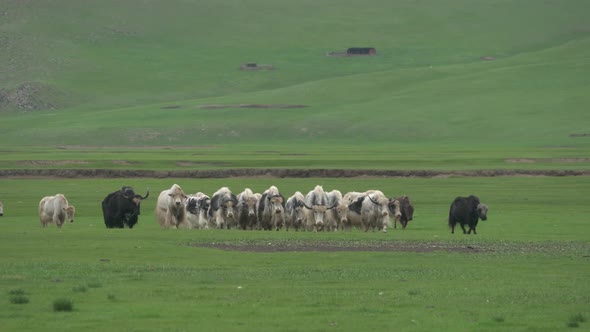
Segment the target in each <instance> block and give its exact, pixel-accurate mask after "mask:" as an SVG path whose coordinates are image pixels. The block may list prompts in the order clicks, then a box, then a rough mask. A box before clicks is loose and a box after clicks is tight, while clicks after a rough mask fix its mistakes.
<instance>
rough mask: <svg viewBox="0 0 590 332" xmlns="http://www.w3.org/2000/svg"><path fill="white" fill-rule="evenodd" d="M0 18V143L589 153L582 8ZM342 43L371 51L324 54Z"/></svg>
mask: <svg viewBox="0 0 590 332" xmlns="http://www.w3.org/2000/svg"><path fill="white" fill-rule="evenodd" d="M2 10H3V12H2V13H0V43H1V44H2V46H3V47H2V49H3V52H0V76H1V77H2V78H3V79H2V80H1V81H0V84H1V85H0V89H1V90H0V110H1V111H0V130H1V131H2V143H1V144H2V145H5V146H44V145H49V146H58V145H76V146H79V145H82V146H146V145H149V146H186V145H228V144H229V145H232V144H233V145H236V144H237V145H243V144H248V145H251V146H259V145H261V144H262V145H269V144H270V145H282V146H290V147H293V148H294V147H299V148H305V147H306V146H310V145H311V144H314V145H316V146H317V145H318V144H320V145H324V146H346V145H352V146H363V145H366V144H371V145H372V146H374V147H376V148H378V147H380V148H382V151H388V150H389V149H391V148H392V147H396V148H398V147H400V146H403V147H404V148H405V149H406V150H408V149H414V148H415V149H418V150H420V149H427V150H429V151H431V150H433V149H434V150H436V149H437V148H438V147H442V148H443V149H446V150H448V151H456V150H457V149H460V147H461V146H465V145H467V146H468V147H469V148H472V149H476V150H477V149H480V148H481V149H486V148H498V147H500V148H502V149H503V148H506V147H513V148H514V147H516V148H519V149H521V150H522V151H526V150H527V149H529V148H541V147H564V146H567V147H574V148H578V149H582V150H577V152H576V153H575V154H579V153H582V154H583V153H584V151H588V147H589V144H588V138H587V137H586V136H583V135H584V134H586V133H590V116H588V115H587V113H586V109H587V107H588V105H590V94H589V93H588V91H590V90H589V88H590V80H589V79H588V75H587V73H588V72H589V69H590V25H588V20H587V13H588V12H590V3H589V2H588V1H583V0H579V1H576V0H568V1H563V2H539V1H534V0H522V1H501V0H496V1H469V0H452V1H434V0H425V1H409V0H408V1H395V2H392V1H384V0H372V1H364V2H358V1H349V0H346V1H339V2H337V3H333V2H322V1H320V2H318V1H298V2H292V1H270V0H251V1H223V2H219V1H212V0H211V1H209V0H206V1H194V2H191V1H166V2H153V1H83V2H81V1H68V0H59V1H51V2H45V1H9V2H8V3H6V5H5V7H4V8H3V9H2ZM351 46H361V47H362V46H371V47H375V48H376V49H377V55H376V56H355V57H341V56H326V54H327V53H328V52H332V51H344V50H346V48H348V47H351ZM245 63H258V64H268V65H272V66H273V68H274V69H272V70H254V71H246V70H240V69H239V67H240V65H242V64H245ZM244 104H255V105H259V106H261V107H258V108H252V107H249V108H248V107H237V105H244ZM211 105H217V106H218V107H210V106H211ZM219 105H221V106H224V107H219ZM232 105H233V106H232ZM273 105H274V106H273ZM277 105H280V106H283V107H278V106H277ZM285 105H287V106H289V105H297V106H300V107H299V108H290V107H284V106H285ZM250 106H252V105H250ZM262 106H263V107H262Z"/></svg>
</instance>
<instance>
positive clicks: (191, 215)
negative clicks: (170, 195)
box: [186, 192, 211, 229]
mask: <svg viewBox="0 0 590 332" xmlns="http://www.w3.org/2000/svg"><path fill="white" fill-rule="evenodd" d="M210 206H211V198H209V196H207V195H205V194H203V193H202V192H198V193H196V194H194V195H189V196H188V198H187V199H186V220H187V221H188V223H189V224H190V226H191V228H196V229H208V228H209V222H208V221H207V212H208V211H209V207H210Z"/></svg>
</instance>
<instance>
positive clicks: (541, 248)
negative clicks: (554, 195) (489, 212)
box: [184, 234, 590, 258]
mask: <svg viewBox="0 0 590 332" xmlns="http://www.w3.org/2000/svg"><path fill="white" fill-rule="evenodd" d="M383 236H387V237H389V236H390V235H388V234H383ZM184 245H188V246H191V247H196V248H212V249H219V250H226V251H238V252H259V253H274V252H362V251H365V252H409V253H430V252H449V253H459V254H489V253H494V254H500V255H504V254H506V255H515V254H516V255H520V254H533V253H534V254H544V255H549V256H559V257H563V256H572V257H574V256H575V257H584V258H590V246H589V245H588V243H587V242H577V241H567V242H504V241H500V242H480V241H478V240H477V238H476V237H468V236H458V237H457V239H456V240H453V241H446V242H444V241H405V240H394V239H391V238H390V239H385V238H384V240H369V241H362V240H357V241H342V240H292V239H291V240H288V239H266V240H262V239H260V240H249V241H244V240H238V239H236V240H233V241H231V240H229V241H223V242H202V243H201V242H191V243H188V244H184Z"/></svg>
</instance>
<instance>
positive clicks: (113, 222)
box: [102, 186, 150, 228]
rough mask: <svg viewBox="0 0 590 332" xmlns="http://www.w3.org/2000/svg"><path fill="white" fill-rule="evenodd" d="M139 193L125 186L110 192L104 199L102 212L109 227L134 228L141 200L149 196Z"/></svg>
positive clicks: (148, 191) (148, 193)
mask: <svg viewBox="0 0 590 332" xmlns="http://www.w3.org/2000/svg"><path fill="white" fill-rule="evenodd" d="M149 195H150V190H149V189H148V190H147V193H146V194H145V196H143V197H142V196H141V195H137V194H135V192H134V191H133V188H132V187H128V186H124V187H122V188H121V189H120V190H117V191H115V192H112V193H110V194H108V195H107V196H106V197H105V198H104V199H103V201H102V214H103V217H104V224H105V225H106V227H107V228H124V227H129V228H133V226H135V225H136V224H137V221H138V217H139V214H140V204H141V201H142V200H144V199H146V198H148V197H149Z"/></svg>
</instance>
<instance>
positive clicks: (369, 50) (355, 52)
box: [346, 47, 377, 55]
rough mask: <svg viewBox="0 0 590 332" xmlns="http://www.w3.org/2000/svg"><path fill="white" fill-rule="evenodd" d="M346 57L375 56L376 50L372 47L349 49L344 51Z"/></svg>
mask: <svg viewBox="0 0 590 332" xmlns="http://www.w3.org/2000/svg"><path fill="white" fill-rule="evenodd" d="M346 54H348V55H376V54H377V50H376V49H375V48H374V47H349V48H348V49H347V50H346Z"/></svg>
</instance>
